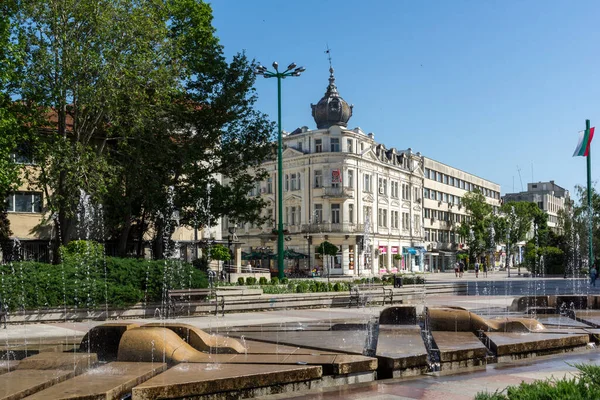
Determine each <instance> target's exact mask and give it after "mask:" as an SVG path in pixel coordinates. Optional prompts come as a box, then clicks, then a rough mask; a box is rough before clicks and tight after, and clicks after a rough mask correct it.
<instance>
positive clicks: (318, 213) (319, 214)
mask: <svg viewBox="0 0 600 400" xmlns="http://www.w3.org/2000/svg"><path fill="white" fill-rule="evenodd" d="M322 222H323V204H315V223H317V224H320V223H322Z"/></svg>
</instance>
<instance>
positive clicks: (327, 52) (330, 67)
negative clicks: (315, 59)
mask: <svg viewBox="0 0 600 400" xmlns="http://www.w3.org/2000/svg"><path fill="white" fill-rule="evenodd" d="M326 46H327V50H325V54H327V59H328V60H329V69H332V68H333V66H332V65H331V49H330V48H329V44H327V45H326Z"/></svg>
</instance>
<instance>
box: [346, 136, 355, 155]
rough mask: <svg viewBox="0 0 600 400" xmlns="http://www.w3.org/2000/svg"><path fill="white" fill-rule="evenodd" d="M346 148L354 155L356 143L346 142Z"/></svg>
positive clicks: (349, 140) (350, 140)
mask: <svg viewBox="0 0 600 400" xmlns="http://www.w3.org/2000/svg"><path fill="white" fill-rule="evenodd" d="M346 147H347V148H348V153H354V142H353V141H352V139H348V140H346Z"/></svg>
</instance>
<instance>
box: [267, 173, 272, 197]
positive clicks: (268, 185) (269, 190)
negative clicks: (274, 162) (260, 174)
mask: <svg viewBox="0 0 600 400" xmlns="http://www.w3.org/2000/svg"><path fill="white" fill-rule="evenodd" d="M267 193H273V178H272V177H270V176H269V177H268V178H267Z"/></svg>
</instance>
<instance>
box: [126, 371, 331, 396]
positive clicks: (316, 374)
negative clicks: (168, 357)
mask: <svg viewBox="0 0 600 400" xmlns="http://www.w3.org/2000/svg"><path fill="white" fill-rule="evenodd" d="M321 376H322V369H321V367H319V366H299V365H296V366H290V365H247V364H221V365H213V364H179V365H177V366H175V367H173V368H171V369H169V370H168V371H166V372H164V373H162V374H160V375H158V376H155V377H154V378H152V379H150V380H148V381H146V382H145V383H142V384H141V385H139V386H136V387H134V388H133V391H132V393H133V397H132V399H133V400H151V399H179V398H185V397H186V396H194V395H208V394H213V393H222V392H231V391H240V390H244V389H253V388H257V387H265V386H277V385H284V384H288V383H296V382H304V381H310V380H314V379H319V378H321Z"/></svg>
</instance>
